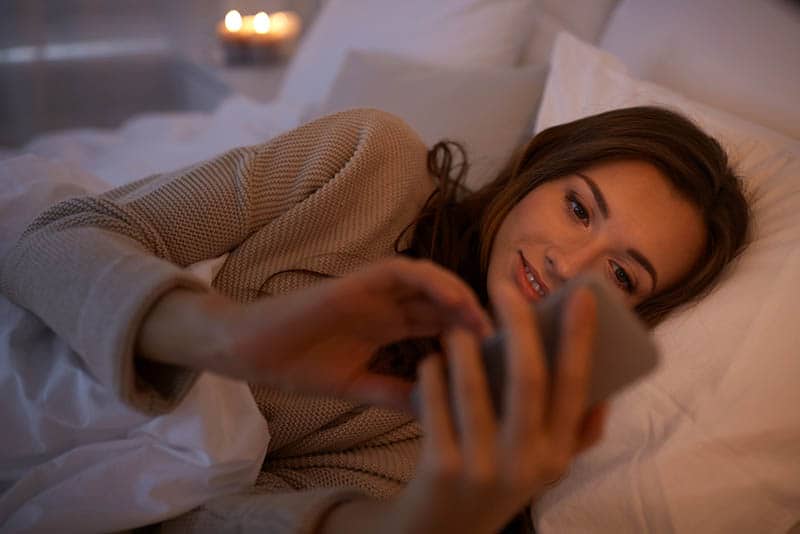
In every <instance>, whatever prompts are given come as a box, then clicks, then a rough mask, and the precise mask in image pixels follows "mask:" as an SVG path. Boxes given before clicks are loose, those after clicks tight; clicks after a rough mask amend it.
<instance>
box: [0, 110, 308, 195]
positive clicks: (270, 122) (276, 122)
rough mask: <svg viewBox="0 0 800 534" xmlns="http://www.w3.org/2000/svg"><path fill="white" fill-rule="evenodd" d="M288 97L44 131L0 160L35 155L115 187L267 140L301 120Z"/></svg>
mask: <svg viewBox="0 0 800 534" xmlns="http://www.w3.org/2000/svg"><path fill="white" fill-rule="evenodd" d="M299 117H300V110H299V109H298V107H297V106H294V105H292V104H291V103H288V102H284V101H280V102H279V101H272V102H268V103H261V102H256V101H254V100H251V99H249V98H247V97H244V96H238V95H237V96H232V97H230V98H228V99H226V100H225V101H223V102H222V104H221V105H220V106H219V107H218V108H217V109H216V110H215V111H214V112H213V113H188V112H182V113H150V114H144V115H138V116H136V117H134V118H132V119H130V120H128V121H127V122H126V123H124V124H123V125H122V126H121V127H120V128H117V129H113V130H110V129H90V128H84V129H74V130H63V131H59V132H54V133H48V134H43V135H40V136H39V137H37V138H35V139H34V140H32V141H31V142H29V143H28V144H27V145H25V146H24V147H22V148H21V149H19V150H8V149H4V150H0V161H2V160H3V159H4V158H10V157H13V156H17V155H20V154H34V155H37V156H41V157H44V158H47V159H49V160H55V161H59V162H61V163H63V164H66V165H69V166H72V167H74V168H79V169H82V170H83V171H87V172H89V173H91V174H93V175H95V176H98V177H100V178H102V179H103V180H105V181H106V182H108V183H109V184H111V185H112V186H117V185H122V184H124V183H127V182H130V181H132V180H136V179H138V178H142V177H144V176H148V175H150V174H153V173H157V172H164V171H168V170H172V169H178V168H180V167H183V166H185V165H189V164H192V163H196V162H198V161H202V160H204V159H208V158H210V157H212V156H214V155H216V154H219V153H220V152H223V151H225V150H228V149H231V148H234V147H239V146H246V145H252V144H256V143H261V142H264V141H266V140H268V139H270V138H272V137H274V136H276V135H278V134H280V133H282V132H284V131H286V130H289V129H291V128H294V127H295V126H297V125H299V123H300V118H299Z"/></svg>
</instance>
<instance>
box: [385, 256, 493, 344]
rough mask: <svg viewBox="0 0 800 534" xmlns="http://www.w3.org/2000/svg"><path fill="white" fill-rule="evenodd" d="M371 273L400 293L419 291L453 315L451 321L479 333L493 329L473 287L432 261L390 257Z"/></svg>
mask: <svg viewBox="0 0 800 534" xmlns="http://www.w3.org/2000/svg"><path fill="white" fill-rule="evenodd" d="M374 274H375V276H376V277H377V278H378V280H380V281H381V282H383V283H384V284H388V285H389V288H390V289H392V290H394V291H397V292H400V293H401V294H402V293H404V292H407V291H409V290H417V291H419V292H421V293H422V294H424V295H425V296H427V298H428V299H430V301H431V303H433V304H435V305H436V306H437V307H439V308H440V309H441V311H442V312H444V316H445V317H448V319H449V318H450V317H452V318H453V319H455V320H454V321H453V322H460V323H461V324H464V325H466V326H467V327H468V328H470V329H472V330H473V331H475V332H477V333H478V334H479V335H481V336H486V335H489V334H490V333H491V331H492V324H491V321H490V320H489V316H488V315H487V314H486V311H485V310H484V309H483V308H482V307H481V306H480V303H479V302H478V299H477V297H476V296H475V293H474V292H473V291H472V289H471V288H470V287H469V286H468V285H467V284H466V283H465V282H464V281H463V280H461V279H460V278H459V277H458V276H457V275H456V274H454V273H452V272H450V271H447V270H446V269H444V268H442V267H439V266H437V265H435V264H434V263H433V262H430V261H425V260H410V259H406V258H393V259H391V260H387V261H385V262H381V265H380V266H377V267H376V268H375V271H374ZM379 284H380V282H379ZM384 287H386V286H385V285H384Z"/></svg>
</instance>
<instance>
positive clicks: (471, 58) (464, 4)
mask: <svg viewBox="0 0 800 534" xmlns="http://www.w3.org/2000/svg"><path fill="white" fill-rule="evenodd" d="M533 7H534V6H533V4H532V3H531V1H530V0H436V1H435V2H431V1H430V0H402V1H397V0H328V1H327V2H326V3H325V5H324V7H323V8H322V9H321V11H320V13H319V15H317V18H316V19H315V21H314V23H313V25H312V26H311V28H310V29H309V32H308V34H307V35H305V37H304V38H303V40H302V42H301V43H300V47H299V49H298V51H297V54H296V55H295V57H294V59H293V60H292V63H291V64H290V65H289V68H288V70H287V73H286V77H285V79H284V82H283V87H282V88H281V92H280V96H279V98H280V99H281V100H282V101H285V100H288V101H290V102H294V103H297V104H300V105H314V104H319V103H320V102H322V100H323V99H324V98H325V96H326V94H327V93H328V90H329V89H330V86H331V83H332V82H333V80H334V77H335V76H336V73H337V72H339V68H340V66H341V63H342V61H343V60H344V58H345V56H346V54H347V52H348V51H349V50H351V49H356V48H358V49H362V50H380V51H384V52H392V53H395V54H399V55H402V56H405V57H408V58H412V59H419V60H424V61H428V62H432V63H437V64H441V65H450V66H454V67H457V66H466V65H471V66H476V65H490V66H511V65H514V64H515V63H516V61H517V60H518V58H519V55H520V52H521V48H522V46H523V44H524V42H525V40H527V37H528V34H529V32H530V30H529V26H530V21H531V17H532V16H533Z"/></svg>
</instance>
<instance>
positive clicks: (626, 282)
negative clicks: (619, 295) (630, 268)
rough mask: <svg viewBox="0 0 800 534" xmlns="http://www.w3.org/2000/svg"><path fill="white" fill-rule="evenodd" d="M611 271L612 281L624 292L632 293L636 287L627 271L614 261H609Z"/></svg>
mask: <svg viewBox="0 0 800 534" xmlns="http://www.w3.org/2000/svg"><path fill="white" fill-rule="evenodd" d="M611 271H612V272H613V274H614V282H615V283H616V284H617V285H618V286H619V287H621V288H622V289H623V290H624V291H625V292H626V293H633V292H634V291H635V290H636V287H635V286H634V285H633V282H632V281H631V277H630V276H628V273H627V272H626V271H625V269H623V268H622V267H620V266H619V265H617V264H616V263H614V262H611Z"/></svg>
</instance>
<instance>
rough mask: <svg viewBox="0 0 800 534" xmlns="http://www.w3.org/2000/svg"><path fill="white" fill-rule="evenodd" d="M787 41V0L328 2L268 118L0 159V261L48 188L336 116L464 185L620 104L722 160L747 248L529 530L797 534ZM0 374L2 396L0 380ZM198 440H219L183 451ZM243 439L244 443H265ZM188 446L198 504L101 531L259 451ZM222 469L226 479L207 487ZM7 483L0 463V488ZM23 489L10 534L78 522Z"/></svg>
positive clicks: (799, 19) (59, 192) (242, 100)
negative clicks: (745, 228)
mask: <svg viewBox="0 0 800 534" xmlns="http://www.w3.org/2000/svg"><path fill="white" fill-rule="evenodd" d="M798 36H800V4H798V3H797V2H790V1H788V0H768V1H766V0H765V1H763V2H759V3H755V2H750V1H748V0H735V1H726V0H700V1H692V0H673V1H672V2H669V3H665V2H659V1H658V0H568V1H561V2H559V1H557V0H494V1H487V0H440V1H437V2H435V3H433V2H428V1H425V0H406V1H404V2H390V1H388V0H387V1H369V0H327V1H326V2H323V3H322V5H321V7H320V11H319V13H318V14H317V16H316V18H315V21H314V24H313V26H312V27H311V28H310V29H309V31H308V32H307V33H306V35H305V36H304V38H303V41H302V42H301V45H300V47H299V49H298V50H297V52H296V54H295V55H294V57H293V58H292V61H291V63H290V64H289V66H288V68H287V72H286V75H285V77H284V81H283V84H282V87H281V90H280V92H279V94H278V96H277V97H276V98H275V99H273V100H271V101H269V102H266V103H264V102H259V101H258V100H256V99H253V98H248V97H244V96H242V95H231V96H227V97H225V98H224V99H223V100H222V101H221V103H220V104H219V106H218V107H216V109H215V110H214V111H213V112H209V113H199V112H192V113H155V114H148V115H144V116H137V117H133V118H131V119H130V120H128V121H127V122H126V123H125V124H124V125H123V126H121V127H120V128H117V129H112V130H108V129H106V130H99V129H93V130H79V131H76V130H72V131H64V132H56V133H50V134H47V135H43V136H39V137H37V138H36V139H34V140H32V141H31V142H29V143H27V144H26V145H24V146H23V147H21V148H14V149H10V148H9V149H7V150H5V151H3V152H0V158H2V159H0V181H2V186H3V187H2V192H0V212H2V213H3V228H2V233H0V238H1V241H2V246H3V247H5V246H7V243H8V242H9V241H10V240H11V239H13V237H14V235H15V232H18V231H19V229H20V228H21V227H22V226H23V225H24V222H26V221H27V220H29V218H30V217H31V216H32V215H33V214H34V213H35V212H36V211H37V210H38V209H41V208H42V207H44V206H46V205H47V204H48V203H49V202H52V201H54V200H56V199H58V198H63V197H64V196H67V195H69V194H70V193H71V190H70V188H69V186H68V185H65V183H66V182H70V181H78V182H80V183H84V184H85V185H86V186H87V187H90V188H93V189H95V190H101V189H104V188H108V187H112V186H115V185H121V184H124V183H127V182H129V181H131V180H133V179H135V178H138V177H141V176H144V175H146V174H149V173H152V172H158V171H163V170H167V169H172V168H177V167H180V166H182V165H185V164H188V163H191V162H194V161H197V160H200V159H204V158H207V157H210V156H212V155H214V154H217V153H219V152H221V151H223V150H225V149H227V148H230V147H232V146H238V145H243V144H251V143H256V142H259V141H261V140H263V139H265V138H269V137H271V136H273V135H275V134H277V133H279V132H282V131H284V130H286V129H289V128H291V127H293V126H295V125H297V124H300V123H302V122H304V121H307V120H310V119H312V118H314V117H317V116H320V115H324V114H327V113H331V112H334V111H338V110H341V109H346V108H349V107H355V106H368V107H378V108H382V109H385V110H387V111H390V112H393V113H396V114H398V115H400V116H401V117H403V118H404V119H405V120H406V121H407V122H409V123H410V124H411V125H412V126H413V127H414V128H415V129H417V131H418V132H419V133H420V135H421V136H422V137H423V139H424V140H425V141H426V142H428V143H433V142H435V141H437V140H439V139H442V138H450V139H456V140H459V141H461V142H462V143H463V144H464V145H465V146H466V148H467V150H468V153H469V154H470V157H471V159H472V160H473V162H474V165H473V166H472V168H471V170H470V173H469V175H468V182H467V183H468V185H469V186H470V187H473V188H474V187H478V186H480V185H481V184H482V183H484V182H485V181H486V180H487V179H489V177H490V176H491V175H492V173H494V172H496V171H497V169H498V168H499V166H500V165H502V163H503V162H504V161H505V159H506V158H508V157H509V155H510V153H511V151H512V149H513V148H514V146H515V145H516V144H517V143H519V142H521V141H522V140H524V139H525V138H526V137H528V136H530V135H531V134H532V133H533V132H537V131H540V130H541V129H543V128H546V127H548V126H550V125H554V124H558V123H560V122H565V121H569V120H573V119H576V118H579V117H581V116H585V115H588V114H592V113H597V112H600V111H604V110H607V109H612V108H615V107H622V106H629V105H638V104H659V105H664V106H667V107H670V108H674V109H677V110H679V111H681V112H683V113H685V114H687V115H689V116H690V117H692V118H693V119H694V120H696V121H697V122H698V123H700V124H701V125H702V126H703V127H705V128H706V129H707V130H708V131H709V132H711V133H712V134H714V135H716V136H717V137H718V138H719V139H720V140H721V141H722V142H723V144H724V145H725V146H726V148H727V149H728V150H729V152H730V154H731V157H732V159H733V161H734V162H735V164H736V165H737V168H738V170H739V173H740V174H741V176H742V179H743V181H744V185H745V189H746V190H747V193H748V195H749V197H750V199H751V202H752V207H753V214H754V221H755V223H754V230H753V233H752V235H751V237H750V244H749V246H748V248H747V250H746V252H745V253H744V254H743V255H742V256H741V258H740V259H739V260H738V261H737V262H736V264H735V265H734V266H733V268H732V269H731V270H730V271H729V272H728V273H727V274H726V276H725V278H724V279H723V281H722V283H721V284H720V285H719V286H718V287H717V288H716V289H715V290H714V291H713V293H712V294H711V295H710V296H709V297H707V298H706V299H705V300H703V301H702V302H700V303H699V304H696V305H693V306H690V307H686V308H685V309H682V310H680V311H679V312H678V313H676V314H674V315H673V316H672V317H671V318H670V319H668V320H667V321H666V322H665V323H663V324H661V325H660V326H659V327H658V328H657V329H656V331H655V336H656V340H657V342H658V344H659V345H660V347H661V350H662V356H663V358H662V364H661V366H660V368H659V369H658V370H657V371H656V372H655V373H654V374H652V375H650V376H649V377H648V378H646V379H645V380H643V381H641V382H640V383H638V384H636V385H635V386H633V387H631V388H629V389H627V390H626V391H624V392H623V393H622V394H621V395H619V396H618V397H617V398H616V399H615V401H614V404H613V408H612V411H611V416H610V420H609V423H608V427H607V431H606V436H605V438H604V440H603V441H602V442H601V444H600V445H599V446H597V447H596V448H594V449H592V450H590V451H589V452H587V453H585V454H584V455H582V456H581V457H580V458H579V459H578V461H576V462H575V463H574V465H573V466H572V468H571V471H570V472H569V473H568V475H567V476H565V477H564V478H563V479H562V480H560V481H559V482H558V483H556V484H554V486H553V487H552V488H550V490H549V491H548V492H547V493H546V494H545V496H544V497H543V498H542V499H541V500H540V501H539V502H538V503H537V504H536V505H535V506H534V507H533V510H532V517H533V521H534V524H535V525H536V529H537V532H540V533H549V532H584V531H595V532H644V531H647V532H673V531H674V532H745V531H749V532H753V531H755V532H776V533H777V532H788V531H793V532H800V349H798V347H800V329H798V328H797V321H798V319H797V318H798V317H800V107H798V106H797V99H798V95H800V39H798ZM20 177H24V179H21V178H20ZM53 184H61V185H59V186H58V187H56V186H53ZM23 195H25V196H26V198H27V199H29V200H28V203H27V204H25V205H22V204H21V203H20V202H19V199H20V198H22V196H23ZM12 222H13V224H12ZM3 250H4V248H0V253H2V251H3ZM206 267H208V266H199V267H198V268H199V269H204V268H206ZM207 276H212V274H210V271H208V272H207ZM6 304H8V303H4V305H6ZM12 312H13V310H12V311H5V312H4V313H6V315H4V316H3V317H4V321H9V320H10V319H9V318H10V317H11V315H10V314H12ZM13 313H15V312H13ZM2 339H3V340H4V341H3V343H4V345H2V347H1V348H0V350H4V351H6V352H7V353H10V352H11V348H10V347H11V341H9V340H8V338H2ZM4 357H5V356H4ZM4 368H6V367H4ZM4 373H5V374H4V375H2V376H0V383H1V384H3V387H4V388H5V387H6V385H7V384H8V383H10V382H9V381H12V380H14V377H13V376H12V375H9V373H8V372H6V371H4ZM75 387H82V386H80V385H76V386H75ZM203 387H206V386H205V385H204V386H203ZM222 387H224V388H228V389H227V390H226V391H228V393H229V394H230V396H231V398H239V399H241V404H240V405H236V406H233V405H232V406H230V407H229V408H230V409H231V410H245V411H246V410H247V409H248V407H247V401H246V392H244V391H242V390H238V391H237V390H235V384H211V385H209V386H208V388H209V389H207V390H204V389H199V390H198V393H197V395H196V397H197V398H196V399H195V400H192V401H190V402H197V403H199V406H208V405H209V404H213V402H212V403H209V402H208V400H207V399H206V397H203V395H204V394H208V395H211V396H212V397H211V398H213V395H215V393H214V391H219V390H215V389H214V388H222ZM236 395H240V396H239V397H236ZM203 399H206V400H203ZM83 415H84V416H85V415H86V414H83ZM6 416H7V417H10V415H6ZM76 417H77V416H76ZM224 417H225V414H223V413H214V414H213V417H211V416H210V415H209V419H208V421H211V420H212V419H217V420H218V419H220V418H224ZM89 419H91V418H89ZM208 421H207V422H206V423H201V424H209V425H210V424H212V423H211V422H208ZM168 423H169V422H162V423H161V425H160V426H159V425H157V424H153V423H152V422H149V421H138V420H137V421H136V424H137V425H140V426H139V427H137V428H140V429H141V428H144V426H146V425H148V424H149V425H151V426H149V427H147V429H149V430H152V431H149V432H140V433H139V434H137V435H138V436H142V435H146V436H148V439H151V438H152V437H156V438H158V437H159V436H161V437H163V436H170V435H172V434H169V432H170V430H169V428H168V427H169V424H168ZM23 424H24V421H22V422H20V425H23ZM87 424H88V423H87ZM209 429H211V430H212V431H218V432H223V431H224V429H221V427H213V426H209V427H202V426H201V427H196V428H195V431H196V432H197V434H196V435H203V432H205V431H208V430H209ZM257 430H258V431H259V432H261V434H259V433H258V432H255V431H254V433H253V435H252V439H253V441H254V442H256V441H258V439H259V438H263V437H264V434H263V433H264V432H266V431H267V430H266V429H263V428H259V429H257ZM159 432H161V433H159ZM196 443H199V444H200V445H195V446H194V447H195V448H194V449H191V447H190V449H191V450H190V451H189V452H188V453H186V449H182V451H183V452H184V453H186V454H184V456H183V457H182V458H183V460H181V461H184V462H185V463H188V464H192V462H194V463H193V464H192V465H194V466H195V467H197V466H198V465H199V466H200V467H201V468H202V469H196V470H195V471H197V472H202V471H204V470H205V475H198V474H197V473H196V472H193V473H192V474H191V475H190V474H186V476H187V477H189V476H205V478H204V479H203V480H205V481H206V484H205V486H203V487H204V488H206V490H207V492H206V493H203V492H200V493H198V494H197V495H192V496H191V499H189V498H183V499H174V498H172V497H173V496H170V495H169V492H168V491H166V490H164V491H166V493H164V492H162V491H161V490H162V489H163V488H162V487H160V486H158V484H157V483H156V484H153V485H151V486H148V487H147V488H146V490H142V495H145V494H146V495H147V499H142V500H141V501H140V504H141V503H144V504H141V508H140V509H133V510H130V509H129V510H126V511H125V513H122V512H121V511H119V510H115V509H109V511H108V512H107V513H105V514H102V513H101V514H100V515H101V516H102V517H103V518H104V520H105V521H106V522H105V523H102V525H101V526H100V527H98V530H111V529H124V528H131V527H135V526H138V525H142V524H146V523H148V522H152V521H154V520H158V519H160V518H163V517H166V516H168V515H170V514H174V513H178V512H180V511H183V510H185V509H187V507H191V506H192V505H196V504H197V503H198V502H201V501H202V499H204V498H207V496H208V495H209V494H213V493H214V492H225V491H231V490H232V489H233V488H235V487H236V484H246V483H247V482H248V480H250V477H253V476H254V474H253V473H254V471H253V466H254V465H255V466H257V465H258V464H259V463H260V460H259V458H260V457H262V456H260V455H263V453H264V450H263V447H264V446H265V445H264V444H263V440H262V442H261V445H260V446H256V445H253V446H252V447H249V448H248V447H240V448H239V449H237V450H235V451H232V452H230V450H229V454H228V455H227V456H226V455H225V454H224V453H222V452H220V453H219V454H217V452H218V451H222V450H224V446H223V445H224V443H209V442H207V441H203V439H199V441H197V442H196ZM240 443H241V442H240ZM217 445H219V447H220V448H219V449H215V448H214V447H215V446H217ZM185 446H186V444H185V443H182V442H180V443H178V442H176V444H175V447H177V448H180V447H185ZM204 447H206V448H205V449H204ZM176 450H177V449H176ZM198 457H202V458H203V461H204V462H206V463H203V462H198V461H197V458H198ZM133 465H139V466H140V467H141V465H142V464H133ZM211 468H213V469H218V470H219V471H218V473H221V474H220V476H219V477H217V479H215V478H214V477H211V476H208V469H211ZM180 473H188V471H186V470H184V471H180ZM222 474H225V475H230V477H229V478H228V479H226V481H227V482H230V481H231V480H234V479H235V484H233V485H230V484H229V485H224V484H217V485H216V486H215V483H216V482H215V480H219V479H220V478H225V477H224V476H222ZM19 476H20V473H19V472H18V471H16V472H15V471H14V470H13V469H11V467H10V465H9V464H8V463H6V464H4V467H3V477H4V479H3V482H4V483H7V481H9V480H11V479H12V478H13V477H17V478H18V477H19ZM237 477H238V478H237ZM30 484H33V482H30ZM7 487H8V484H6V485H5V486H4V489H7ZM154 488H155V489H154ZM173 491H175V490H174V489H173ZM204 491H205V490H204ZM159 492H161V493H159ZM24 495H26V496H27V497H28V498H29V499H30V500H32V501H36V499H40V504H39V506H38V508H36V507H34V508H28V512H27V515H25V514H22V515H20V514H19V513H17V512H18V511H19V510H21V509H22V507H23V503H24V501H25V499H22V500H19V499H18V500H17V501H14V505H15V506H16V508H14V506H12V505H11V504H9V501H8V500H6V501H3V500H0V513H4V514H5V517H3V516H2V515H0V522H2V521H4V520H6V519H9V518H10V517H12V515H13V514H14V513H16V514H17V515H13V519H14V520H15V521H16V523H14V525H17V526H19V527H20V528H19V530H25V529H33V528H35V527H41V526H42V525H47V524H60V525H62V526H64V525H68V524H69V521H79V519H80V517H79V514H77V513H73V514H72V515H70V514H62V515H61V516H59V514H58V513H56V512H54V511H53V510H52V508H51V509H48V508H47V506H46V505H45V504H42V503H51V504H52V503H58V502H59V501H58V499H57V494H53V493H51V494H47V493H46V492H44V491H43V490H42V489H41V488H40V487H36V486H35V484H34V485H33V486H30V487H29V488H28V493H25V494H24ZM54 495H55V496H54ZM4 497H5V496H4ZM47 499H50V500H47ZM62 502H63V501H62ZM4 506H5V508H4ZM15 510H16V512H15ZM49 521H53V522H54V523H49ZM59 521H61V522H60V523H58V522H59ZM64 521H67V522H66V523H65V522H64ZM75 524H76V525H80V523H75Z"/></svg>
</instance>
